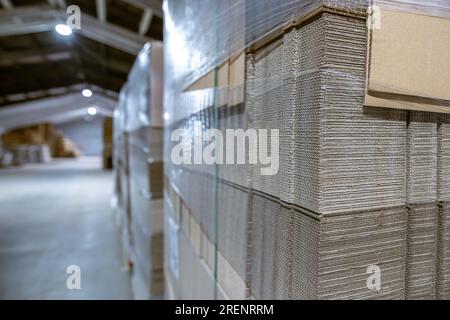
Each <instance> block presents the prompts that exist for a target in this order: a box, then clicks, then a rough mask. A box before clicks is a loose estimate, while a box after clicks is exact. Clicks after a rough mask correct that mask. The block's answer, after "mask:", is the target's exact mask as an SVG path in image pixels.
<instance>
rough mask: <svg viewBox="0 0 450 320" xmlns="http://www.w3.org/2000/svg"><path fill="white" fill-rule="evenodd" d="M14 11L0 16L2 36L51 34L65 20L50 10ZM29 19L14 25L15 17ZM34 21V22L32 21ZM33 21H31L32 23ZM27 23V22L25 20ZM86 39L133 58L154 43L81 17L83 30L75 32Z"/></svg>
mask: <svg viewBox="0 0 450 320" xmlns="http://www.w3.org/2000/svg"><path fill="white" fill-rule="evenodd" d="M34 8H35V10H32V8H27V9H26V10H24V9H15V8H14V9H11V10H8V11H5V12H1V13H0V36H12V35H19V34H29V33H36V32H44V31H50V30H52V29H53V28H54V26H55V24H56V23H58V21H61V19H63V18H64V16H62V15H61V13H60V12H58V11H56V10H53V9H51V8H49V7H48V6H47V7H34ZM22 15H24V16H25V15H26V17H27V20H28V21H27V22H22V23H11V21H12V20H13V19H14V17H18V18H21V17H22ZM30 18H31V19H32V20H31V19H30ZM30 20H31V21H30ZM23 21H25V19H23ZM74 31H75V33H80V34H81V35H82V36H85V37H87V38H90V39H92V40H95V41H97V42H100V43H103V44H106V45H108V46H110V47H113V48H116V49H119V50H121V51H124V52H127V53H129V54H132V55H136V54H137V53H138V52H139V50H140V49H141V48H142V46H143V45H144V44H145V43H146V42H148V41H151V39H150V38H148V37H145V36H142V35H139V34H137V33H135V32H132V31H129V30H126V29H124V28H121V27H119V26H116V25H113V24H110V23H107V22H105V23H101V22H99V21H98V20H97V19H96V18H94V17H91V16H89V15H87V14H85V13H84V14H82V15H81V29H80V30H74Z"/></svg>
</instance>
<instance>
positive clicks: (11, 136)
mask: <svg viewBox="0 0 450 320" xmlns="http://www.w3.org/2000/svg"><path fill="white" fill-rule="evenodd" d="M1 139H2V145H3V149H4V150H5V151H4V152H8V153H9V154H10V155H11V161H9V162H10V165H23V164H28V163H45V162H49V161H51V159H52V157H53V158H74V157H77V156H79V151H78V150H77V148H76V146H75V145H74V143H73V142H72V141H71V140H70V139H68V138H67V137H65V136H64V135H63V134H62V132H60V131H59V130H56V129H55V128H54V127H53V125H51V124H49V123H44V124H39V125H35V126H31V127H26V128H19V129H15V130H11V131H8V132H5V133H3V134H2V137H1Z"/></svg>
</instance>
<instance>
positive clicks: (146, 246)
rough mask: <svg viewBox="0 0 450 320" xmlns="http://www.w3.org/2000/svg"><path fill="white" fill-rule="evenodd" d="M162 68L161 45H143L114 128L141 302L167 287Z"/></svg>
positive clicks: (124, 220)
mask: <svg viewBox="0 0 450 320" xmlns="http://www.w3.org/2000/svg"><path fill="white" fill-rule="evenodd" d="M162 69H163V67H162V44H161V43H158V42H153V43H152V44H147V45H145V46H144V48H143V49H142V50H141V52H140V53H139V55H138V58H137V60H136V63H135V64H134V65H133V68H132V70H131V71H130V74H129V76H128V83H127V86H126V87H125V88H124V89H123V90H122V92H121V96H120V101H119V105H118V108H117V111H118V112H117V114H118V117H116V119H115V120H116V121H117V124H116V123H115V125H114V127H116V125H117V126H118V127H119V129H117V130H116V129H115V130H116V133H115V146H116V149H117V150H116V151H115V153H116V156H115V158H116V160H115V161H114V162H115V171H116V175H115V176H116V182H117V184H116V185H117V187H116V190H117V194H118V195H117V199H118V207H119V210H120V212H121V214H122V217H121V218H119V219H118V220H119V221H121V225H122V228H121V229H122V238H123V242H124V249H125V251H126V255H125V256H126V259H128V260H129V263H130V264H131V265H132V270H131V272H132V286H133V291H134V294H135V297H136V298H137V299H149V298H151V299H158V298H161V297H162V295H163V289H164V272H163V240H164V236H163V199H162V196H163V156H162V150H163V119H162V94H163V93H162V86H163V77H162V72H163V70H162ZM121 121H123V123H122V124H120V122H121Z"/></svg>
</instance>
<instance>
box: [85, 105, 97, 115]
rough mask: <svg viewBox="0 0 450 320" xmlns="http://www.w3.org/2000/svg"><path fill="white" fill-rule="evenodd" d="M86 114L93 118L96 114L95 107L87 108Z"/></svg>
mask: <svg viewBox="0 0 450 320" xmlns="http://www.w3.org/2000/svg"><path fill="white" fill-rule="evenodd" d="M87 112H88V114H89V115H91V116H95V115H96V114H97V108H96V107H89V108H88V110H87Z"/></svg>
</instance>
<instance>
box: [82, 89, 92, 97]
mask: <svg viewBox="0 0 450 320" xmlns="http://www.w3.org/2000/svg"><path fill="white" fill-rule="evenodd" d="M81 94H82V95H83V96H84V97H86V98H89V97H91V96H92V91H91V90H90V89H84V90H83V91H81Z"/></svg>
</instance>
